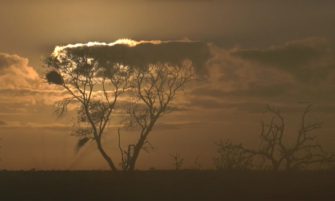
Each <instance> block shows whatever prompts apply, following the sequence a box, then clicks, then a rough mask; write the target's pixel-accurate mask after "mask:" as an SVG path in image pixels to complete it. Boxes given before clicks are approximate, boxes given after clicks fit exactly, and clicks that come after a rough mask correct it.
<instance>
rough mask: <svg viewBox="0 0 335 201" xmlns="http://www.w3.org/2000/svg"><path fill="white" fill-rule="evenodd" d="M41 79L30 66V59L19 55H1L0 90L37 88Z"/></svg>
mask: <svg viewBox="0 0 335 201" xmlns="http://www.w3.org/2000/svg"><path fill="white" fill-rule="evenodd" d="M40 81H41V80H40V77H39V75H38V73H37V72H36V71H35V69H34V68H33V67H31V66H29V65H28V59H26V58H22V57H19V56H18V55H10V54H6V53H0V88H1V89H4V88H10V89H19V88H37V87H38V85H39V84H40Z"/></svg>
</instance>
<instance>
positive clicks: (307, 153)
mask: <svg viewBox="0 0 335 201" xmlns="http://www.w3.org/2000/svg"><path fill="white" fill-rule="evenodd" d="M268 111H269V112H270V113H271V114H272V118H271V120H270V121H269V122H268V123H265V122H262V123H261V133H260V136H259V137H260V146H259V148H258V149H249V148H246V147H244V146H243V145H241V144H240V145H233V144H219V147H220V148H221V150H224V149H228V150H229V148H231V149H234V150H235V152H241V153H248V154H251V155H252V157H253V158H254V159H255V158H260V159H261V160H262V161H263V162H264V164H265V165H266V164H270V165H271V168H272V169H273V170H279V169H286V170H289V169H301V168H306V167H307V166H310V165H312V164H319V165H322V164H330V163H333V162H335V155H334V154H329V153H327V152H325V151H324V150H323V148H322V146H321V145H320V144H319V143H318V142H317V141H316V135H315V134H314V132H313V131H315V130H316V129H319V128H321V125H322V123H321V122H311V121H308V120H307V117H308V114H309V113H310V111H311V105H309V106H307V107H306V109H305V110H304V112H303V114H302V117H301V123H300V129H299V131H298V134H297V136H296V138H295V139H294V140H293V142H292V143H288V142H287V140H286V141H285V132H286V130H285V129H286V127H285V118H284V117H283V116H282V114H281V112H280V111H279V110H278V109H275V108H273V107H270V106H268Z"/></svg>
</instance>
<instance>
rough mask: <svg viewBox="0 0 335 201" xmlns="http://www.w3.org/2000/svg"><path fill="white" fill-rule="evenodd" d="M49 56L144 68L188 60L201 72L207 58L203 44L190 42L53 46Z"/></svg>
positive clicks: (136, 42) (129, 42)
mask: <svg viewBox="0 0 335 201" xmlns="http://www.w3.org/2000/svg"><path fill="white" fill-rule="evenodd" d="M52 55H53V56H56V57H59V56H62V55H63V56H64V55H68V56H74V57H78V56H79V57H80V56H87V57H90V58H94V59H95V60H97V61H98V62H99V63H100V64H102V65H103V66H108V65H111V64H112V65H113V64H115V63H118V64H123V65H126V66H132V67H144V66H148V65H150V64H157V63H167V64H172V65H179V64H181V63H182V62H184V61H185V60H191V61H192V64H193V66H194V67H196V69H197V70H198V71H201V72H203V70H204V69H205V66H206V63H207V61H208V59H209V57H210V51H209V49H208V46H207V44H206V43H202V42H191V41H139V42H138V41H132V40H128V39H127V40H125V42H118V41H116V42H114V43H109V44H106V43H97V42H90V43H87V44H73V45H66V46H63V47H59V46H57V47H56V48H55V50H54V52H53V54H52Z"/></svg>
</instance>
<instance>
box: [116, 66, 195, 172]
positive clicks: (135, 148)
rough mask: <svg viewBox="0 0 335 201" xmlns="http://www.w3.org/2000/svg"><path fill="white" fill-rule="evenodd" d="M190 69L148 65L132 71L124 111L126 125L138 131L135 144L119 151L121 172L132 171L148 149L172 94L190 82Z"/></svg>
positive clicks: (167, 108)
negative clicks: (130, 93) (129, 97)
mask: <svg viewBox="0 0 335 201" xmlns="http://www.w3.org/2000/svg"><path fill="white" fill-rule="evenodd" d="M193 75H194V73H193V68H192V66H191V65H187V64H185V65H168V64H158V65H150V66H148V67H147V68H142V69H136V70H135V73H134V79H133V82H132V86H133V87H134V93H133V103H132V104H131V105H130V107H129V108H128V114H129V125H130V126H133V127H136V128H138V130H139V132H138V140H137V142H136V143H135V144H130V145H128V151H126V152H125V151H123V150H122V148H120V151H121V155H123V156H125V157H123V158H124V159H125V160H124V162H123V164H125V166H124V169H126V170H128V171H131V170H134V168H135V165H136V162H137V159H138V157H139V155H140V153H141V150H143V149H146V148H147V146H148V145H149V147H152V145H151V144H150V142H149V141H148V136H149V134H150V133H151V131H152V129H153V128H154V126H155V125H156V123H157V121H158V119H159V118H160V117H162V116H163V115H164V114H166V113H167V112H171V111H172V110H173V108H172V107H171V103H172V101H173V100H174V98H175V97H176V94H177V92H178V91H179V90H181V89H182V88H183V87H184V86H185V84H186V83H187V82H188V81H190V80H191V79H192V78H193Z"/></svg>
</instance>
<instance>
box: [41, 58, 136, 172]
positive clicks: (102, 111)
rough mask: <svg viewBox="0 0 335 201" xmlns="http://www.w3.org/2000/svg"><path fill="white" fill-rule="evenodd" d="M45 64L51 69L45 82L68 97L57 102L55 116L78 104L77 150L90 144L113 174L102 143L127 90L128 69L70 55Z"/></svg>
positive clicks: (112, 164)
mask: <svg viewBox="0 0 335 201" xmlns="http://www.w3.org/2000/svg"><path fill="white" fill-rule="evenodd" d="M45 63H46V64H47V65H48V67H49V68H51V69H52V70H51V71H49V72H48V73H47V74H46V78H47V80H48V82H49V83H52V84H57V85H59V86H61V87H63V89H65V91H66V92H67V94H68V97H66V98H64V99H63V100H62V101H59V102H58V104H57V106H58V110H57V111H58V113H59V114H60V115H61V114H63V113H64V112H65V111H66V108H67V106H68V105H69V104H77V105H79V109H78V122H77V125H76V129H75V131H74V132H73V134H74V135H75V136H77V137H78V138H79V141H78V145H77V148H81V147H82V146H83V145H85V144H86V143H87V142H88V141H91V140H92V141H94V142H95V143H96V145H97V148H98V150H99V152H100V154H101V155H102V157H103V158H104V159H105V161H106V162H107V163H108V165H109V167H110V168H111V169H112V170H113V171H116V170H117V168H116V166H115V164H114V162H113V160H112V158H111V156H110V154H108V153H107V152H106V150H105V147H104V144H103V142H102V140H103V136H104V133H105V130H106V127H107V125H108V123H109V121H110V119H111V116H112V113H113V111H114V109H115V105H116V102H117V100H118V98H119V96H120V95H122V94H123V93H124V92H125V90H126V89H127V87H128V79H129V77H130V71H129V69H126V68H125V67H124V66H122V65H116V64H113V65H111V66H108V68H107V66H101V65H100V64H99V63H98V62H97V61H95V60H94V59H92V58H88V57H87V56H78V55H75V56H73V55H71V54H66V55H62V56H57V57H55V56H54V55H52V56H50V57H48V58H47V59H46V61H45Z"/></svg>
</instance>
